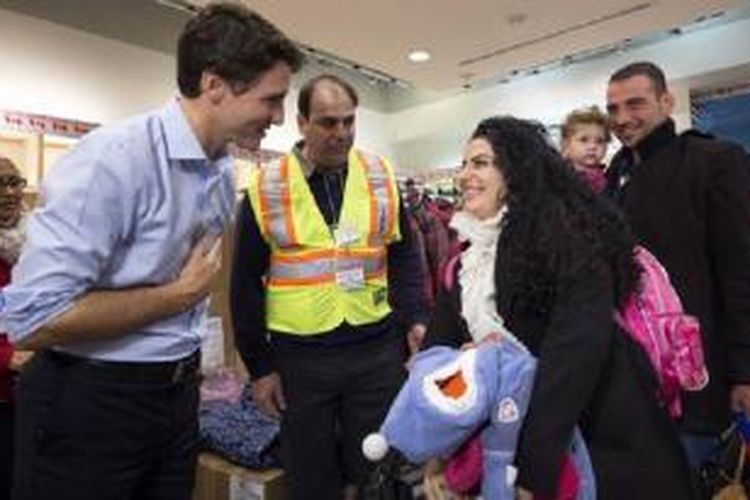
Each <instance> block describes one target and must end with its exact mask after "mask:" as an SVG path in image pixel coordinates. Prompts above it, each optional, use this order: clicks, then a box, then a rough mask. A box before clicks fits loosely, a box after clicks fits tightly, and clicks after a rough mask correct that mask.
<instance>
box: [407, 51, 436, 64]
mask: <svg viewBox="0 0 750 500" xmlns="http://www.w3.org/2000/svg"><path fill="white" fill-rule="evenodd" d="M408 57H409V60H410V61H411V62H415V63H422V62H427V61H429V60H430V58H431V57H432V56H431V55H430V53H429V52H427V51H426V50H413V51H411V52H409V56H408Z"/></svg>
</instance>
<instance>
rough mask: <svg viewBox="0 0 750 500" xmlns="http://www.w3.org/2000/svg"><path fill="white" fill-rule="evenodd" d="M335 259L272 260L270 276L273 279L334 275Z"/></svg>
mask: <svg viewBox="0 0 750 500" xmlns="http://www.w3.org/2000/svg"><path fill="white" fill-rule="evenodd" d="M333 272H334V260H333V259H330V258H322V259H318V260H313V261H309V262H279V261H278V260H272V261H271V268H270V269H269V273H268V274H269V277H270V278H271V279H279V278H281V279H310V278H315V277H323V276H324V275H333Z"/></svg>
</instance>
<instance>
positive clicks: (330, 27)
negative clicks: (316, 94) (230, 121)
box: [0, 0, 750, 91]
mask: <svg viewBox="0 0 750 500" xmlns="http://www.w3.org/2000/svg"><path fill="white" fill-rule="evenodd" d="M163 1H164V0H163ZM171 1H172V2H176V3H180V2H182V3H191V4H198V5H200V4H205V3H207V0H171ZM242 1H243V2H244V3H245V4H247V5H248V6H250V7H251V8H253V9H255V10H257V11H258V12H260V13H261V14H263V15H265V16H266V17H268V18H269V19H270V20H271V21H273V22H274V23H276V24H277V25H278V26H280V27H281V28H282V29H283V30H284V31H285V32H286V33H287V34H289V35H290V36H291V37H292V38H294V39H295V40H297V41H298V42H301V43H303V44H305V45H308V46H311V47H314V48H316V49H320V50H322V51H324V52H327V53H331V54H333V55H335V56H338V57H339V58H343V59H344V60H346V61H349V62H352V63H359V64H361V65H362V66H364V67H366V68H370V69H374V70H376V71H378V72H382V73H385V74H386V75H390V76H393V77H395V78H397V79H399V80H403V81H406V82H410V83H412V84H414V86H415V87H416V89H418V90H440V91H444V90H451V89H457V88H460V87H461V86H464V85H466V84H474V83H477V82H486V81H487V80H489V79H499V78H503V77H506V76H508V75H511V74H512V72H514V71H519V70H529V69H532V68H534V67H538V66H540V65H545V64H549V63H551V62H554V61H559V60H561V59H562V58H564V57H565V56H577V55H581V54H587V53H591V52H592V51H597V50H600V49H603V48H607V47H611V46H612V45H613V44H618V43H623V41H624V40H627V39H641V38H643V37H648V36H652V35H653V34H654V33H658V32H662V33H664V32H666V31H667V30H670V29H674V28H677V27H684V26H687V25H695V24H696V21H697V20H699V19H701V18H711V17H712V16H718V14H719V13H721V12H729V15H725V16H722V17H720V18H717V19H714V20H713V21H711V22H715V21H717V20H718V21H720V20H721V19H728V18H730V17H731V15H732V14H731V13H732V12H733V11H736V9H739V8H743V9H744V11H747V10H748V9H747V7H748V6H750V0H578V1H576V2H571V1H562V0H558V1H552V0H463V1H461V0H402V1H397V0H376V1H364V0H310V1H292V0H242ZM0 8H8V9H12V10H16V11H18V12H21V13H24V14H27V15H31V16H34V17H40V18H44V19H47V20H50V21H53V22H57V23H60V24H65V25H68V26H72V27H74V28H77V29H82V30H86V31H90V32H93V33H96V34H99V35H104V36H107V37H110V38H114V39H119V40H123V41H126V42H129V43H134V44H138V45H142V46H146V47H149V48H155V49H157V50H162V51H164V52H169V53H172V52H173V48H174V41H175V39H176V36H177V33H178V32H179V29H180V27H181V26H182V24H183V23H184V21H185V20H186V19H187V14H186V13H184V12H180V11H179V10H175V9H172V8H170V7H167V6H165V5H161V4H160V3H158V2H157V0H66V1H65V2H63V1H60V0H0ZM413 49H426V50H428V51H430V52H431V53H432V56H433V57H432V60H431V61H429V62H427V63H424V64H421V65H417V64H414V63H411V62H409V61H408V60H407V57H406V55H407V53H408V52H409V51H410V50H413Z"/></svg>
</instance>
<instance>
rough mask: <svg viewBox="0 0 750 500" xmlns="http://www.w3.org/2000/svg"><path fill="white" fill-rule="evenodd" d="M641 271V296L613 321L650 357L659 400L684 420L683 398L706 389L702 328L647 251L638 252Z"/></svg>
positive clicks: (641, 248) (661, 268) (637, 257)
mask: <svg viewBox="0 0 750 500" xmlns="http://www.w3.org/2000/svg"><path fill="white" fill-rule="evenodd" d="M635 259H636V261H637V262H638V264H639V265H640V266H641V268H642V269H643V273H642V274H641V290H640V291H639V292H637V293H634V294H633V296H632V297H631V298H630V300H629V301H628V303H627V304H626V305H625V306H624V307H623V308H622V309H621V310H619V311H617V312H615V320H616V321H617V322H618V324H619V325H620V326H621V327H622V328H624V329H625V331H627V332H628V333H629V334H630V336H631V337H632V338H633V340H635V341H636V342H637V343H638V344H639V345H640V346H641V347H642V348H643V350H644V351H645V352H646V354H647V355H648V358H649V360H650V361H651V365H652V366H653V368H654V371H655V372H656V376H657V378H658V380H659V394H658V395H659V398H660V399H661V401H662V402H663V403H664V404H665V405H666V406H667V409H668V410H669V414H670V415H671V416H672V417H673V418H677V417H679V416H680V415H681V414H682V405H681V402H680V392H681V391H683V390H685V391H698V390H700V389H703V388H704V387H705V386H706V384H708V371H707V370H706V365H705V363H704V360H703V344H702V342H701V334H700V325H699V324H698V320H697V318H695V317H693V316H690V315H688V314H685V312H684V311H683V309H682V303H681V302H680V298H679V297H678V296H677V293H676V292H675V290H674V288H673V287H672V283H671V282H670V281H669V275H668V274H667V271H666V270H665V269H664V267H663V266H662V265H661V264H660V263H659V261H658V260H657V259H656V257H654V256H653V255H652V254H651V253H650V252H649V251H648V250H646V249H645V248H643V247H640V246H637V247H635Z"/></svg>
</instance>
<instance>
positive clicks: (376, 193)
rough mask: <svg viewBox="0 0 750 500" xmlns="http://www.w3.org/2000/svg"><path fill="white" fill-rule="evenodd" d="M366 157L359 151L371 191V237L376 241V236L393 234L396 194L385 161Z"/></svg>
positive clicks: (371, 156)
mask: <svg viewBox="0 0 750 500" xmlns="http://www.w3.org/2000/svg"><path fill="white" fill-rule="evenodd" d="M365 156H366V155H365V154H364V153H362V152H361V151H357V157H358V158H359V161H360V162H361V163H362V166H363V167H364V169H365V172H366V173H367V184H368V189H369V191H370V235H371V238H372V239H375V238H376V236H375V235H379V234H393V224H394V223H395V214H394V212H395V210H394V206H395V203H396V193H394V192H393V185H392V184H391V182H390V176H389V175H388V170H387V169H386V167H385V165H383V160H382V159H381V158H379V157H377V156H373V155H367V157H365ZM373 243H377V241H373Z"/></svg>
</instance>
